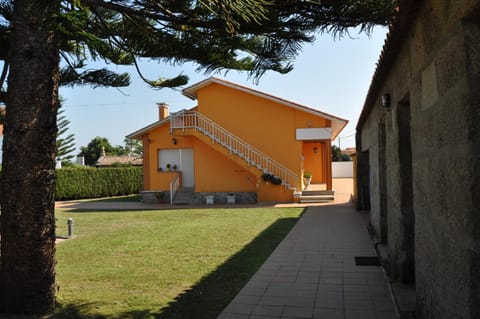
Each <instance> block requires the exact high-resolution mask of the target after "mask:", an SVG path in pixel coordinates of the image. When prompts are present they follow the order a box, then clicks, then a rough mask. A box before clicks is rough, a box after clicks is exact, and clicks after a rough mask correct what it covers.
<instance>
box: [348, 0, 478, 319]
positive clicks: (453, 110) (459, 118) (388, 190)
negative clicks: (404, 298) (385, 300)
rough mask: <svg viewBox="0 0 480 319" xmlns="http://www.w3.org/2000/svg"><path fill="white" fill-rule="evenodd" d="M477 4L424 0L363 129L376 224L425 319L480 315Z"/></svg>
mask: <svg viewBox="0 0 480 319" xmlns="http://www.w3.org/2000/svg"><path fill="white" fill-rule="evenodd" d="M479 6H480V5H479V1H472V0H463V1H433V0H431V1H423V2H422V5H421V6H420V8H419V10H418V12H417V15H416V17H415V18H414V19H413V23H412V24H411V27H410V28H407V31H404V32H405V34H403V35H402V37H401V41H399V45H398V46H397V47H396V48H395V50H396V52H395V59H393V61H392V62H391V63H390V64H389V65H380V68H383V69H384V70H383V71H384V72H386V73H385V74H386V75H385V76H384V77H383V78H382V79H381V82H380V81H379V80H378V78H377V82H379V83H376V85H377V86H378V92H377V93H376V94H375V97H374V99H373V100H372V101H373V102H371V105H368V106H367V105H366V106H365V107H364V110H366V109H368V110H369V111H368V112H367V113H366V114H362V115H363V120H362V122H361V123H359V126H358V128H357V129H358V133H357V139H359V140H360V142H361V143H360V145H361V146H360V147H361V149H360V150H361V151H363V152H368V153H369V156H368V164H369V167H368V169H369V183H370V185H369V187H370V201H371V211H370V213H371V226H372V228H373V229H374V232H375V233H376V237H377V240H379V241H383V242H386V243H388V253H389V259H390V265H391V277H392V279H393V280H394V281H399V282H406V283H414V284H415V285H416V290H417V318H454V317H457V318H472V319H473V318H480V290H479V289H480V275H479V271H478V270H479V269H480V252H479V251H480V213H479V212H480V207H479V201H480V186H479V185H480V177H479V176H480V93H479V92H480V20H479V18H478V14H477V13H475V12H476V11H475V10H477V9H478V8H479ZM474 9H475V10H474ZM388 49H389V48H388V44H387V48H386V50H388ZM372 85H373V84H372ZM387 93H388V94H390V96H391V101H392V105H391V107H390V108H389V109H388V110H387V109H385V108H382V107H381V105H380V98H381V95H383V94H387ZM361 164H362V163H361V160H360V157H359V164H358V170H359V175H361V169H362V167H361ZM385 233H386V234H385Z"/></svg>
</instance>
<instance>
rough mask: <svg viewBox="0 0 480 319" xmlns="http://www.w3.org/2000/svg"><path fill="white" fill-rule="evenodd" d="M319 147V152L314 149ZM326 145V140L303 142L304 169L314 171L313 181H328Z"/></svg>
mask: <svg viewBox="0 0 480 319" xmlns="http://www.w3.org/2000/svg"><path fill="white" fill-rule="evenodd" d="M314 147H317V149H318V152H317V153H315V152H314V151H313V149H314ZM325 152H326V147H325V143H324V142H305V143H304V144H303V156H304V158H305V160H304V166H303V167H304V171H305V172H310V173H312V183H326V182H327V172H326V164H327V163H326V160H325V159H326V153H325Z"/></svg>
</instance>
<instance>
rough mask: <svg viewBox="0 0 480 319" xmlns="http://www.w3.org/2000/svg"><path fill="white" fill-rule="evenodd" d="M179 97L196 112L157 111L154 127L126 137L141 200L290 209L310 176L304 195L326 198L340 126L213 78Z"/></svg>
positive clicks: (162, 106) (342, 121) (305, 109)
mask: <svg viewBox="0 0 480 319" xmlns="http://www.w3.org/2000/svg"><path fill="white" fill-rule="evenodd" d="M183 94H184V95H186V96H187V97H189V98H192V99H196V100H197V102H198V104H197V106H196V107H194V108H192V109H190V110H182V111H179V112H176V113H173V114H168V106H167V105H166V104H164V103H160V104H159V119H158V121H156V122H155V123H153V124H151V125H149V126H147V127H145V128H142V129H140V130H138V131H136V132H134V133H132V134H130V135H128V136H127V137H128V138H134V139H139V140H142V141H143V156H144V158H143V165H144V190H145V193H149V192H151V193H155V192H159V191H165V192H166V193H167V194H169V197H170V199H171V201H172V202H177V203H180V202H188V203H200V202H205V201H206V202H207V203H211V202H212V201H215V202H217V203H226V202H233V201H236V202H240V203H242V202H243V203H251V202H256V201H258V202H291V201H298V200H301V199H302V195H306V194H305V193H304V189H305V185H304V182H303V178H302V177H303V174H304V172H311V173H312V175H313V176H312V180H311V183H312V185H311V186H310V188H314V186H316V185H315V184H320V185H323V189H324V190H326V191H327V192H328V191H330V192H329V194H332V192H331V190H332V174H331V141H332V140H333V139H335V137H336V136H337V135H338V134H339V133H340V131H341V130H342V129H343V128H344V127H345V125H346V124H347V123H348V121H347V120H345V119H341V118H339V117H336V116H333V115H330V114H326V113H323V112H320V111H318V110H315V109H312V108H309V107H306V106H302V105H299V104H297V103H294V102H290V101H287V100H284V99H281V98H279V97H276V96H272V95H269V94H266V93H263V92H260V91H257V90H254V89H251V88H248V87H245V86H241V85H238V84H235V83H232V82H228V81H225V80H222V79H218V78H213V77H212V78H209V79H206V80H204V81H201V82H199V83H197V84H194V85H192V86H190V87H189V88H186V89H185V90H183ZM314 195H315V194H314ZM317 195H318V194H317ZM167 198H168V197H167ZM167 201H168V200H167Z"/></svg>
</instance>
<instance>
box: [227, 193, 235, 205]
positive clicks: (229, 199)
mask: <svg viewBox="0 0 480 319" xmlns="http://www.w3.org/2000/svg"><path fill="white" fill-rule="evenodd" d="M227 204H235V194H233V193H229V194H228V195H227Z"/></svg>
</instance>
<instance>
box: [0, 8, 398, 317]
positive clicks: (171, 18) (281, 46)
mask: <svg viewBox="0 0 480 319" xmlns="http://www.w3.org/2000/svg"><path fill="white" fill-rule="evenodd" d="M395 7H396V4H395V1H387V0H361V1H359V0H344V1H307V0H287V1H274V0H245V1H232V0H207V1H193V0H179V1H171V0H158V1H152V0H136V1H131V0H115V1H110V0H109V1H107V0H49V1H39V0H3V1H1V2H0V60H2V61H3V62H4V67H3V70H2V72H1V73H0V102H6V103H5V104H6V105H7V113H6V118H5V130H4V136H5V138H4V144H3V149H4V152H3V170H2V180H1V185H0V193H1V200H0V203H1V206H2V222H1V225H0V227H1V228H0V233H1V237H2V241H1V256H0V258H1V259H0V262H1V268H0V282H1V285H0V302H1V304H0V313H1V312H2V311H3V312H11V313H27V314H39V313H45V312H48V311H50V310H51V309H52V308H53V306H54V304H55V290H56V288H55V218H54V196H53V195H54V185H55V149H56V136H57V134H56V133H57V128H56V116H57V110H58V105H59V103H58V87H59V85H60V84H64V85H85V84H88V85H93V86H109V85H111V86H121V85H125V84H128V82H129V81H128V75H126V74H116V73H114V72H112V71H109V70H108V69H106V68H105V69H100V70H90V69H88V68H87V67H86V64H87V62H88V61H89V60H101V61H105V62H108V63H110V64H116V65H134V66H136V67H137V70H138V72H139V73H140V74H141V70H140V69H139V68H138V60H139V59H141V58H150V59H154V60H158V61H168V62H173V63H177V64H180V63H183V62H186V61H193V62H195V63H197V64H198V66H199V68H200V69H204V70H206V71H213V70H221V69H236V70H241V71H247V72H249V74H251V75H252V76H254V77H259V76H261V75H262V74H263V73H264V72H266V71H268V70H274V71H277V72H281V73H284V72H288V71H289V70H291V69H292V65H291V64H290V62H291V61H292V59H293V58H294V57H295V56H296V54H297V52H298V51H299V49H300V47H301V44H302V43H305V42H311V41H313V40H314V37H313V35H314V32H317V31H324V32H332V33H333V34H335V35H339V34H342V33H344V32H346V31H347V30H348V28H349V27H354V26H360V27H361V29H362V30H366V31H368V30H369V29H370V28H371V27H372V26H373V25H375V24H383V25H385V24H387V23H388V21H389V19H390V17H391V16H392V15H393V13H394V10H395ZM12 26H13V27H12ZM61 60H63V63H62V65H67V67H66V68H64V69H62V70H60V67H59V65H60V61H61ZM7 74H8V88H7V87H6V86H5V85H4V84H5V83H7V82H6V81H5V80H6V78H7ZM144 80H145V81H146V82H147V83H148V84H149V85H151V86H152V87H154V88H162V87H175V86H178V85H182V84H185V83H186V82H187V80H188V78H187V77H186V76H184V75H181V74H180V75H179V76H177V77H174V78H172V79H165V78H162V77H159V78H158V79H156V80H151V79H147V78H144Z"/></svg>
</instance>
